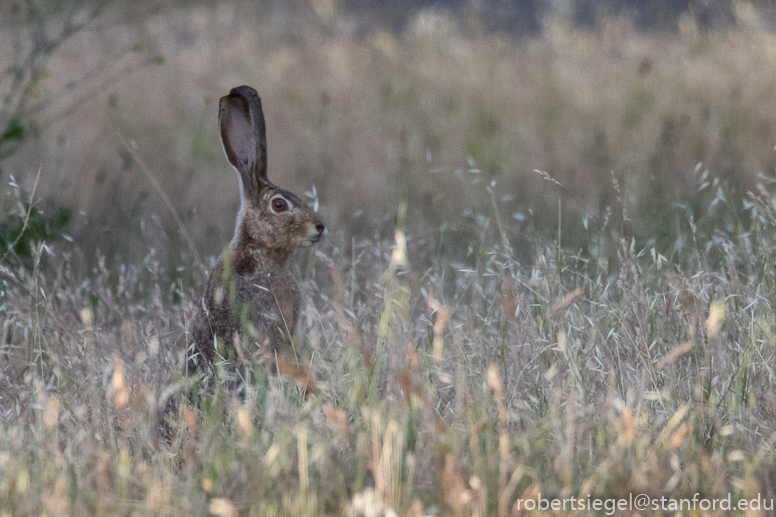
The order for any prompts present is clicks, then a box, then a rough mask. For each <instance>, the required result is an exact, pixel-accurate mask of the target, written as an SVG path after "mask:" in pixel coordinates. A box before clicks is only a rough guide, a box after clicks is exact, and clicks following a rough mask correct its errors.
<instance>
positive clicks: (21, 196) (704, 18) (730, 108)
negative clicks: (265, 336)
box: [0, 0, 776, 271]
mask: <svg viewBox="0 0 776 517" xmlns="http://www.w3.org/2000/svg"><path fill="white" fill-rule="evenodd" d="M774 28H776V3H774V2H773V1H771V0H768V1H765V0H762V1H759V0H758V1H735V2H728V1H723V0H597V1H596V0H581V1H580V0H577V1H574V0H442V1H426V0H419V1H411V0H395V1H392V2H380V1H377V0H361V1H355V0H291V1H288V2H281V1H278V0H275V1H262V2H250V1H247V0H235V1H232V2H218V3H215V2H204V1H191V2H183V1H173V0H168V1H166V2H150V1H145V0H140V1H137V2H132V3H126V2H110V1H105V0H70V1H48V0H37V1H35V0H29V1H23V0H7V1H5V2H3V3H2V6H0V48H2V49H3V52H2V53H0V74H1V75H0V134H1V135H2V136H0V160H1V161H0V174H1V175H0V181H2V185H3V186H4V187H5V188H4V189H3V191H2V199H0V208H2V210H1V211H0V214H1V215H2V218H4V219H3V222H2V225H0V237H1V238H2V241H3V246H4V247H3V250H2V251H3V256H4V257H5V258H6V259H7V258H9V257H12V256H15V257H17V258H19V259H20V260H23V259H24V256H25V255H29V253H31V249H30V248H29V247H27V248H25V246H28V244H31V243H33V242H34V241H36V240H48V241H51V242H54V241H56V240H59V241H60V242H61V243H62V244H61V246H63V247H64V249H65V250H68V252H74V253H76V254H77V255H78V256H79V257H81V258H82V260H81V262H80V263H81V264H82V267H83V270H84V271H89V270H90V269H91V268H93V267H94V266H95V264H97V262H98V260H100V258H102V259H103V260H105V261H106V262H107V264H109V265H110V264H116V263H133V262H137V261H140V260H142V259H143V258H144V257H146V256H147V255H148V254H149V252H150V251H151V250H153V252H154V253H155V254H156V256H157V257H159V258H160V259H161V261H162V263H165V264H167V265H168V266H169V267H170V268H171V270H174V269H175V268H176V267H179V266H180V265H181V264H183V265H186V262H187V261H190V260H194V256H196V255H197V254H199V255H200V256H202V257H210V256H213V255H216V254H218V253H219V252H220V251H221V250H222V248H223V246H224V245H225V244H226V243H228V242H229V240H230V238H231V234H232V232H233V228H234V220H235V215H236V213H237V208H238V205H239V199H238V193H237V177H236V174H235V173H234V172H233V171H232V170H231V169H230V168H229V167H228V166H227V163H226V160H225V159H224V156H223V152H222V150H221V146H220V142H219V139H218V133H217V106H218V99H219V97H220V96H222V95H224V94H225V93H227V92H228V91H229V89H230V88H231V87H233V86H237V85H240V84H248V85H251V86H254V87H255V88H256V89H257V90H258V91H259V93H260V95H261V96H262V98H263V101H264V110H265V116H266V119H267V134H268V147H269V165H270V169H269V170H270V172H269V177H270V179H271V180H272V181H273V182H275V183H276V184H278V185H279V186H281V187H284V188H287V189H289V190H292V191H294V192H296V193H298V194H300V195H302V194H304V193H306V192H307V193H309V194H310V195H311V197H316V196H317V198H318V199H319V203H320V207H321V211H322V212H323V214H324V216H325V218H326V219H327V222H328V225H329V227H330V230H331V232H332V238H331V239H330V242H329V244H328V245H329V246H343V247H347V246H350V245H351V243H355V242H356V241H357V240H358V239H360V238H380V236H381V235H383V236H385V235H392V232H393V227H394V224H395V219H396V212H397V207H398V206H399V204H400V202H402V201H406V202H407V206H408V213H407V234H408V237H409V242H408V247H409V249H410V252H411V253H412V252H413V250H421V249H436V250H438V251H439V254H440V255H443V256H445V257H446V259H448V260H451V261H460V262H462V263H466V261H467V257H468V256H469V255H470V254H471V250H472V246H473V243H475V244H476V243H478V242H480V241H483V240H487V239H490V238H493V237H494V236H498V235H499V233H498V232H499V230H498V229H497V228H496V222H498V224H499V225H500V226H501V228H502V231H503V232H504V234H505V235H506V236H507V238H508V239H509V240H510V242H511V245H512V247H513V249H514V250H515V251H514V252H515V259H516V260H518V261H523V262H530V261H531V259H532V257H534V256H535V251H536V248H537V247H541V246H542V245H543V244H542V243H545V242H548V241H553V242H560V244H561V246H563V247H564V248H568V249H570V250H580V253H581V254H582V255H585V254H588V255H590V254H598V255H599V256H600V255H601V254H604V255H605V254H607V253H614V250H615V248H616V246H609V247H608V248H607V249H604V248H605V246H606V244H605V242H606V241H607V240H614V241H617V240H619V239H620V238H622V237H624V238H627V239H634V242H635V243H636V244H637V245H638V248H639V249H641V248H650V247H651V248H655V249H656V250H657V252H659V253H661V254H663V255H665V256H666V257H668V258H669V259H675V260H680V259H679V258H677V257H681V256H683V254H682V252H683V251H684V250H685V248H686V247H687V246H691V245H695V246H701V247H703V246H704V245H706V244H704V243H708V247H707V249H708V250H712V248H713V243H714V239H715V235H718V234H720V233H724V234H727V235H729V236H737V237H738V236H740V235H741V234H742V233H745V229H746V228H750V227H751V222H752V221H751V213H750V212H749V211H748V208H749V207H750V206H751V205H750V204H749V202H748V201H747V200H748V194H747V192H748V191H756V189H757V188H760V189H762V188H769V185H770V183H771V182H772V180H773V178H774V173H775V171H774V145H775V144H776V135H775V134H774V128H775V127H776V34H775V33H774ZM535 171H542V172H541V173H537V172H535ZM29 201H32V205H29ZM721 207H724V210H723V209H721ZM494 221H496V222H494ZM63 234H64V238H62V236H63ZM602 236H603V240H602ZM68 241H72V242H74V244H75V246H73V245H72V244H70V243H69V242H68ZM11 247H13V248H14V250H13V253H10V252H9V251H8V250H9V248H11ZM474 247H475V248H478V246H474ZM71 248H72V249H71ZM443 248H444V249H443ZM73 250H75V251H73ZM609 250H612V251H609ZM419 255H420V256H421V257H425V256H427V255H424V254H422V253H420V254H419ZM418 260H421V261H422V260H424V259H423V258H420V259H418ZM418 265H419V266H422V264H418Z"/></svg>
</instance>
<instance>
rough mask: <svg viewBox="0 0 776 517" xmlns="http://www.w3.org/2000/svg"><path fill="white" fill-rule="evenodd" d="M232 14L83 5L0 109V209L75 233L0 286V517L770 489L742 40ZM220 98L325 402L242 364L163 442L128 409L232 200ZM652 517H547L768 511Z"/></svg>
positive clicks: (775, 90) (304, 510)
mask: <svg viewBox="0 0 776 517" xmlns="http://www.w3.org/2000/svg"><path fill="white" fill-rule="evenodd" d="M247 4H248V3H247V2H243V3H241V2H237V3H235V4H228V5H226V6H221V7H214V6H210V5H204V4H193V5H192V6H186V7H185V8H184V7H176V6H172V7H167V8H163V9H161V10H159V12H155V13H154V14H150V15H149V14H144V15H142V16H141V15H139V14H138V13H136V12H133V11H132V8H130V7H126V8H122V9H124V10H121V9H118V8H117V9H114V10H112V11H111V10H109V11H107V12H106V13H102V14H100V15H99V17H97V18H96V22H95V23H92V24H90V25H88V26H87V27H86V28H84V29H83V30H82V31H80V32H79V33H78V34H75V35H73V36H72V37H71V38H69V39H68V40H67V41H65V42H64V43H62V45H61V46H60V47H59V48H58V50H57V52H56V53H55V54H52V55H51V56H50V57H49V59H48V60H47V61H46V63H45V77H42V79H41V80H40V81H39V83H36V84H35V88H34V89H33V90H31V91H26V92H23V95H24V96H23V97H19V98H24V99H29V102H30V106H34V107H35V110H34V111H33V112H32V114H31V117H32V116H33V115H34V119H31V120H34V124H32V122H30V126H29V127H30V128H35V131H34V132H33V133H34V134H35V138H29V139H26V140H25V141H23V142H21V143H20V144H19V147H18V148H16V149H15V150H14V152H13V154H11V155H10V156H8V157H5V158H4V160H3V161H2V164H1V165H2V174H3V175H2V178H1V179H2V182H3V185H4V186H6V188H5V189H4V195H3V199H2V201H1V202H0V204H1V205H2V206H3V207H4V213H6V214H10V215H16V216H17V217H18V218H20V219H21V220H25V217H27V216H29V214H30V213H31V212H30V211H31V208H30V207H31V206H36V207H37V209H39V210H40V211H41V212H43V213H49V212H50V211H51V210H53V209H54V207H60V206H64V207H67V208H69V209H70V210H72V214H73V216H72V221H71V223H70V226H69V228H68V229H67V235H66V236H65V238H62V239H52V240H50V241H48V242H38V243H34V244H33V245H32V247H31V249H30V255H29V257H17V256H15V255H14V253H13V252H8V253H6V254H5V256H4V257H3V262H2V268H0V280H1V282H2V283H1V284H0V317H1V318H2V332H3V334H2V341H1V342H0V516H6V515H8V516H11V515H13V516H16V515H53V516H58V515H106V516H107V515H128V516H134V515H210V514H215V515H220V516H236V515H257V516H279V515H294V516H296V515H298V516H302V515H316V516H317V515H347V516H359V517H360V516H386V517H387V516H392V515H396V516H414V517H420V516H425V515H440V516H442V515H445V516H447V515H451V516H470V515H471V516H474V515H479V516H485V515H498V516H512V515H514V516H518V515H541V514H544V513H550V512H545V511H544V510H540V509H531V508H528V509H526V508H525V501H526V500H529V499H532V500H536V499H537V498H538V497H540V495H541V497H543V498H546V499H547V500H551V499H555V500H562V499H568V498H571V497H575V498H581V499H588V498H601V499H616V498H623V499H625V500H628V499H629V498H630V497H632V496H635V495H638V494H646V495H649V496H650V497H658V498H659V497H661V496H666V497H674V498H676V499H677V500H678V499H682V498H686V499H691V498H692V497H693V496H694V495H695V494H699V495H700V497H701V498H706V499H709V500H711V499H714V498H720V499H724V498H728V497H730V500H732V502H733V504H734V505H735V504H737V502H738V501H740V500H751V499H757V497H758V495H759V496H760V497H761V498H762V499H763V500H768V499H769V498H771V497H776V464H775V463H774V462H775V461H776V453H775V452H774V451H775V449H774V447H775V446H776V373H775V372H774V367H775V365H776V311H774V304H776V267H775V266H776V198H774V195H775V194H774V193H776V186H775V185H774V181H775V180H776V169H775V167H776V165H775V163H776V161H775V159H774V158H775V153H774V145H776V80H774V79H775V78H776V76H775V75H774V72H773V71H774V70H776V35H774V34H773V33H772V32H770V31H768V30H767V29H766V28H765V27H763V26H761V24H760V22H759V20H758V18H756V17H755V16H754V15H752V13H751V12H750V11H748V10H746V9H744V7H745V6H744V7H741V8H740V9H738V10H737V11H736V12H737V13H738V15H739V17H740V19H739V20H738V22H739V23H738V28H736V29H732V30H729V31H717V32H705V31H703V30H700V29H698V28H697V27H695V26H694V25H693V24H692V23H691V22H690V21H688V20H684V21H683V22H682V23H681V24H680V30H679V31H677V32H671V33H655V34H648V33H643V32H636V31H634V30H633V29H632V28H631V26H630V25H629V23H628V22H627V21H626V20H621V19H611V20H608V21H606V22H605V23H603V24H602V26H601V28H600V30H598V31H596V32H586V31H579V30H575V29H573V28H571V27H570V26H569V25H568V24H565V23H564V22H563V19H561V18H559V19H556V20H552V21H551V23H550V22H548V24H547V27H545V30H544V32H543V34H542V35H541V36H537V37H530V38H524V39H509V38H506V37H503V36H499V35H497V34H488V33H477V32H476V31H474V32H472V31H463V30H461V29H460V27H459V26H458V25H457V23H456V19H455V18H453V17H452V16H450V15H447V14H445V13H444V12H442V11H423V12H421V13H419V14H418V15H417V16H416V17H415V18H414V19H413V20H412V21H411V23H410V24H409V25H408V26H407V28H406V29H405V30H404V31H403V32H401V33H391V32H386V31H381V30H378V29H375V30H372V31H367V32H365V33H362V32H361V31H358V30H356V29H354V28H353V27H352V26H351V25H349V24H348V23H347V20H346V21H342V20H339V19H337V18H331V17H327V16H326V12H325V10H324V11H322V12H319V13H318V14H317V16H318V17H319V19H317V21H316V22H315V23H313V22H311V21H309V20H307V19H300V20H296V19H293V20H285V21H284V19H282V18H278V19H273V20H272V21H271V23H270V22H267V21H263V20H262V19H261V16H260V13H258V12H256V10H255V7H251V6H249V5H247ZM323 4H326V3H325V2H323V3H316V5H323ZM326 5H329V4H326ZM741 5H742V6H743V4H741ZM52 16H54V15H52ZM53 19H56V18H55V17H54V18H53ZM283 23H286V25H285V26H284V25H283ZM294 24H298V26H297V25H294ZM289 26H291V27H292V28H293V30H291V29H289V28H288V27H289ZM18 27H25V25H24V23H22V21H20V22H19V26H18ZM278 27H286V29H285V30H281V29H278ZM25 34H27V33H26V32H25V31H24V30H22V29H19V28H15V26H14V25H13V24H11V25H10V26H5V27H4V28H2V29H0V47H3V48H14V49H16V51H17V52H23V51H24V48H25V47H24V45H20V46H19V45H16V46H15V44H16V43H18V42H20V41H21V42H23V41H25V40H24V37H25ZM20 49H21V50H20ZM9 60H11V57H0V63H1V64H2V65H3V67H7V66H10V61H9ZM8 84H9V83H8V82H2V81H0V87H8ZM239 84H249V85H252V86H254V87H256V88H257V90H258V91H259V93H260V94H261V95H262V98H263V102H264V110H265V114H266V117H267V136H268V151H269V167H270V169H269V177H270V179H271V180H272V181H273V182H275V183H277V184H278V185H279V186H281V187H283V188H287V189H289V190H292V191H294V192H296V193H298V194H300V195H302V194H304V193H308V195H309V196H310V198H311V200H312V199H313V198H314V199H317V202H318V203H319V206H320V211H321V212H322V214H323V215H324V217H325V218H326V221H327V225H328V227H329V232H330V234H329V237H328V238H327V240H325V241H324V242H322V243H320V244H319V245H317V246H316V247H315V248H313V249H312V250H302V251H298V252H297V253H296V255H295V256H294V257H293V259H292V264H290V267H291V269H292V270H293V271H294V274H295V277H296V278H297V279H298V281H299V285H300V288H301V290H302V292H303V299H304V309H303V313H302V316H301V318H300V322H299V325H298V329H297V348H298V350H300V353H301V356H302V357H303V358H304V361H305V364H306V366H309V367H310V368H311V369H312V371H314V372H315V375H316V380H315V383H316V386H317V389H318V392H319V393H318V394H317V395H309V396H305V393H304V392H303V390H302V388H301V387H300V384H302V383H301V382H299V381H301V380H300V379H293V378H289V377H286V376H283V375H269V374H267V373H266V372H267V370H266V368H267V367H268V365H266V364H262V363H261V361H260V360H258V359H257V360H255V361H254V365H253V367H254V372H255V374H256V376H257V378H258V381H257V382H256V384H255V385H252V386H249V387H248V389H247V395H246V396H245V397H243V398H239V397H237V396H235V395H234V394H232V393H230V392H228V391H227V390H226V389H225V388H224V387H217V388H216V389H215V392H214V393H213V394H212V396H209V397H207V398H206V400H204V401H203V403H202V404H201V405H200V406H199V407H190V406H186V407H184V408H182V409H181V411H180V412H179V418H178V419H177V420H175V422H174V426H175V429H176V434H175V438H174V440H173V443H172V444H169V445H168V444H166V443H164V442H162V441H160V440H158V439H157V438H156V437H155V434H154V420H155V416H156V412H157V407H158V406H159V401H160V400H161V399H163V398H164V397H166V396H167V395H168V394H169V393H170V392H171V391H173V390H175V389H178V388H179V387H180V385H181V382H183V379H181V366H182V365H183V358H184V354H185V348H186V346H187V344H188V342H189V340H190V337H191V336H190V334H189V331H190V330H191V322H192V318H193V316H194V314H195V313H196V307H197V304H198V303H199V297H200V296H201V295H202V293H203V291H204V283H205V280H206V278H207V274H208V271H209V269H210V267H212V265H213V264H214V263H215V260H216V258H217V256H218V254H219V253H221V251H222V250H223V247H224V246H225V245H226V244H227V243H228V242H229V240H230V239H231V233H232V231H233V228H234V226H233V225H234V218H235V215H236V213H237V208H238V204H239V201H238V199H239V198H238V194H237V181H236V175H235V174H234V173H233V171H231V170H230V169H229V168H228V166H227V163H226V160H225V159H224V156H223V152H222V150H221V148H220V144H219V141H218V132H217V124H216V120H217V105H218V98H219V97H220V96H221V95H223V94H225V93H226V92H228V90H229V88H231V87H233V86H236V85H239ZM8 98H10V97H7V99H8ZM6 102H10V101H6ZM0 114H1V113H0ZM27 218H28V219H29V217H27ZM11 248H13V246H11ZM766 504H767V503H766ZM771 507H772V506H771ZM677 510H678V509H677V508H671V507H670V506H668V507H665V508H664V509H663V510H653V509H652V508H648V509H646V510H644V511H641V512H636V511H635V510H631V509H627V510H625V509H620V510H612V511H609V509H608V508H599V509H598V510H596V509H593V508H592V507H588V508H587V509H584V510H579V511H572V510H571V509H560V510H558V511H555V512H553V513H552V514H553V515H604V514H606V515H612V514H618V515H635V514H637V513H638V514H640V515H679V514H681V515H731V514H733V515H767V514H768V512H767V511H766V510H765V509H763V508H760V509H754V510H752V509H747V510H743V509H742V510H737V511H728V510H724V509H719V507H718V509H716V510H706V509H698V510H697V511H696V512H695V513H692V512H689V511H687V508H686V507H685V508H684V510H683V511H681V512H680V511H677Z"/></svg>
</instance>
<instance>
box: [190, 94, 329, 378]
mask: <svg viewBox="0 0 776 517" xmlns="http://www.w3.org/2000/svg"><path fill="white" fill-rule="evenodd" d="M218 120H219V126H220V130H221V142H222V143H223V146H224V152H225V153H226V158H227V160H229V163H230V164H231V165H232V167H234V168H235V170H237V173H238V176H239V180H240V211H239V213H238V215H237V225H236V228H235V231H234V238H233V239H232V241H231V243H230V245H229V249H228V250H227V251H225V253H224V256H223V257H222V258H221V260H220V261H219V262H218V264H217V265H216V267H215V269H213V271H212V272H211V273H210V278H209V279H208V282H207V287H206V289H205V296H204V297H203V298H202V300H201V302H200V307H199V313H198V314H197V316H196V319H195V321H194V327H193V337H194V342H193V344H192V345H191V346H190V348H189V350H188V361H187V365H188V369H189V372H190V373H195V372H196V373H199V374H213V373H214V372H213V369H214V364H215V363H218V362H221V361H227V363H232V364H233V363H236V362H238V361H240V360H244V359H245V356H246V355H248V356H250V354H251V350H255V349H256V346H257V345H258V346H263V345H265V344H266V343H268V344H269V350H270V352H273V353H276V354H275V355H280V354H281V353H283V352H286V354H287V353H288V352H290V351H291V345H292V341H291V340H292V337H293V334H294V331H295V329H296V323H297V319H298V318H299V308H300V305H301V295H300V293H299V288H298V287H297V285H296V283H295V282H294V280H293V278H292V277H291V276H290V274H289V273H288V272H287V271H286V267H285V265H286V260H287V259H288V257H289V256H290V255H291V253H292V252H293V251H294V250H295V249H296V248H298V247H302V246H312V245H313V244H315V243H316V242H318V241H319V240H321V238H323V237H324V236H325V235H326V233H327V231H326V226H325V225H324V222H323V219H322V218H321V216H320V215H318V214H317V213H316V212H315V211H313V210H312V209H311V208H310V207H308V206H307V205H306V204H305V203H304V202H303V201H302V200H301V199H299V198H298V197H297V196H295V195H294V194H292V193H291V192H288V191H286V190H283V189H281V188H278V187H277V186H275V185H273V184H272V183H270V181H269V180H268V179H267V141H266V136H265V127H264V114H263V112H262V109H261V99H260V98H259V95H258V94H257V93H256V90H254V89H253V88H251V87H249V86H239V87H237V88H233V89H232V90H231V91H230V92H229V95H226V96H224V97H222V98H221V101H220V105H219V114H218ZM292 353H293V352H292ZM229 370H233V369H230V368H227V369H226V371H229Z"/></svg>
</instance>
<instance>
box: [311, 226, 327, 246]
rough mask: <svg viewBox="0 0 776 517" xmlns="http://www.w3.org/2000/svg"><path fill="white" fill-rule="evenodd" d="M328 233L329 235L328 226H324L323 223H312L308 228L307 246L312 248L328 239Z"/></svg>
mask: <svg viewBox="0 0 776 517" xmlns="http://www.w3.org/2000/svg"><path fill="white" fill-rule="evenodd" d="M327 233H329V231H328V230H327V229H326V225H325V224H323V221H316V222H314V223H310V225H309V226H308V227H307V242H306V243H305V244H307V245H308V246H312V245H313V244H315V243H316V242H318V241H319V240H321V239H323V238H324V237H326V234H327Z"/></svg>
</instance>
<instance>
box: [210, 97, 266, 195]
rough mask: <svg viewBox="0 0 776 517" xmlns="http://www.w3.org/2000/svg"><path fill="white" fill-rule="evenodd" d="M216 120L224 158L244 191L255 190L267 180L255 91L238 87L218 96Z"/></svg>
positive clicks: (264, 138) (264, 149)
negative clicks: (237, 174) (240, 182)
mask: <svg viewBox="0 0 776 517" xmlns="http://www.w3.org/2000/svg"><path fill="white" fill-rule="evenodd" d="M218 123H219V126H220V127H221V143H223V145H224V152H225V153H226V159H227V160H229V163H231V164H232V166H233V167H234V168H235V169H237V172H238V173H239V174H240V178H241V179H242V184H243V188H244V189H245V193H246V194H252V193H256V192H258V191H259V190H260V189H261V187H262V185H263V184H264V182H265V181H266V180H267V137H266V130H265V128H264V113H263V112H262V110H261V99H260V98H259V95H258V94H257V93H256V90H254V89H253V88H251V87H250V86H238V87H237V88H232V90H231V91H230V92H229V95H226V96H224V97H221V102H220V105H219V113H218Z"/></svg>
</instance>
